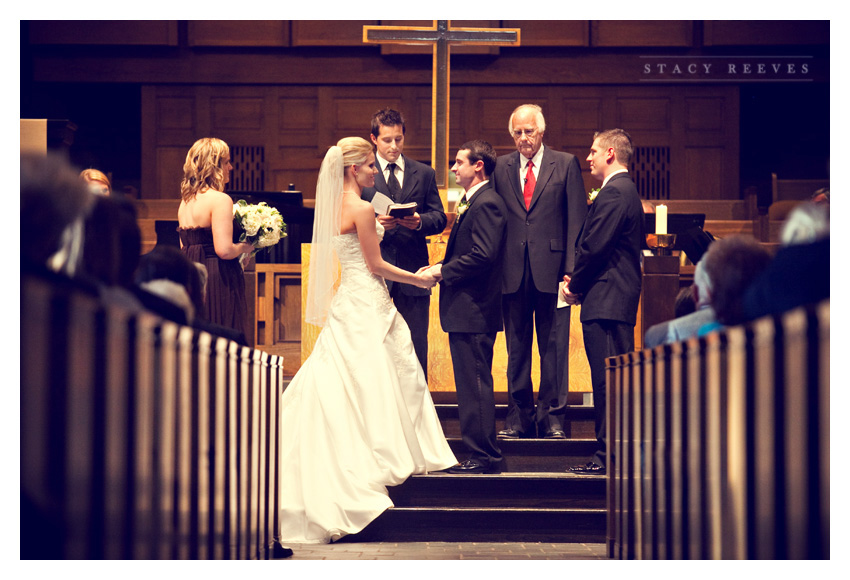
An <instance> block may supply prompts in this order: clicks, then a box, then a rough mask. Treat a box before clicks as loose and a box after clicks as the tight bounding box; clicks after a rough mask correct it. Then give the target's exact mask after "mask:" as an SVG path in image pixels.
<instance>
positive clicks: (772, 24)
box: [703, 20, 830, 46]
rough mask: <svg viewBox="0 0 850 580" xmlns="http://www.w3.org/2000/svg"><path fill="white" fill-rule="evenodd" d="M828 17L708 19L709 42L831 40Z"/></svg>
mask: <svg viewBox="0 0 850 580" xmlns="http://www.w3.org/2000/svg"><path fill="white" fill-rule="evenodd" d="M829 24H830V23H829V21H828V20H761V21H753V20H706V21H705V22H704V23H703V44H704V45H705V46H747V45H762V46H775V45H780V44H796V45H803V44H815V45H819V44H820V45H822V44H828V43H829Z"/></svg>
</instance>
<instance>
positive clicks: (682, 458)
mask: <svg viewBox="0 0 850 580" xmlns="http://www.w3.org/2000/svg"><path fill="white" fill-rule="evenodd" d="M606 372H607V381H608V401H609V406H608V412H609V416H608V429H609V437H608V440H609V441H610V449H611V455H612V457H613V460H612V462H611V464H610V465H609V474H610V475H609V480H608V495H609V527H608V549H609V555H610V556H611V557H612V558H615V559H828V558H829V554H830V550H829V302H828V301H825V302H824V303H821V304H819V305H816V306H810V307H805V308H798V309H796V310H793V311H791V312H788V313H785V314H784V315H782V316H779V317H766V318H762V319H759V320H757V321H755V322H753V323H752V324H749V325H744V326H738V327H734V328H730V329H727V330H725V331H723V332H719V333H714V334H711V335H708V336H705V337H703V338H700V339H696V338H694V339H691V340H688V341H686V342H681V343H674V344H671V345H666V346H659V347H656V348H655V349H652V350H643V351H639V352H634V353H629V354H627V355H622V356H619V357H612V358H610V359H608V360H607V369H606Z"/></svg>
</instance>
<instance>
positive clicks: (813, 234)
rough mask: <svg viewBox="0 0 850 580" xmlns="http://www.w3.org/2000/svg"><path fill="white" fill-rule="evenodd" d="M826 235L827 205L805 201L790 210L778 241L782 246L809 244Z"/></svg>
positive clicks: (827, 234)
mask: <svg viewBox="0 0 850 580" xmlns="http://www.w3.org/2000/svg"><path fill="white" fill-rule="evenodd" d="M828 236H829V206H828V205H827V204H818V203H813V202H808V201H807V202H804V203H801V204H800V205H798V206H796V207H795V208H794V209H793V210H791V213H790V214H789V215H788V221H787V222H785V226H784V227H783V228H782V235H781V236H780V241H781V242H782V245H783V246H790V245H792V244H810V243H812V242H815V241H817V240H819V239H821V238H825V237H828Z"/></svg>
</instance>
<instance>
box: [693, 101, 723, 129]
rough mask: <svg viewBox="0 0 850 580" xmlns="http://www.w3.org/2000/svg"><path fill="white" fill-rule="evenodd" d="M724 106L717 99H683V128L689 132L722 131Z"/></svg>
mask: <svg viewBox="0 0 850 580" xmlns="http://www.w3.org/2000/svg"><path fill="white" fill-rule="evenodd" d="M724 104H725V103H724V100H723V99H721V98H717V97H711V98H702V97H697V98H687V99H685V106H686V112H685V127H686V128H687V129H688V130H689V131H723V128H724V126H725V120H724V118H723V111H724Z"/></svg>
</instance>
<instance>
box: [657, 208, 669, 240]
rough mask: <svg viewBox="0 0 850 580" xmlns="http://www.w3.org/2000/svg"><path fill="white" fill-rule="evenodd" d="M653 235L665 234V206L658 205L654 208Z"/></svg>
mask: <svg viewBox="0 0 850 580" xmlns="http://www.w3.org/2000/svg"><path fill="white" fill-rule="evenodd" d="M655 233H656V234H666V233H667V206H666V205H659V206H657V207H656V208H655Z"/></svg>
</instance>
